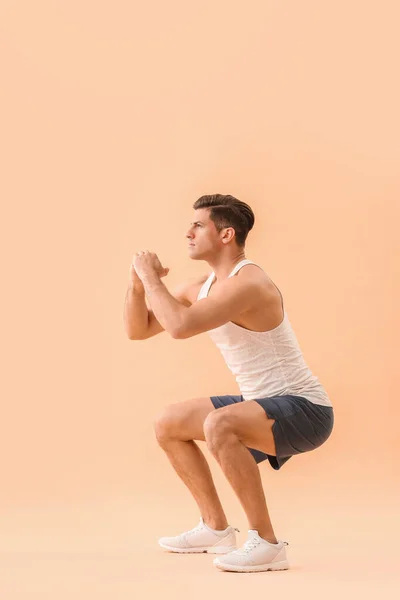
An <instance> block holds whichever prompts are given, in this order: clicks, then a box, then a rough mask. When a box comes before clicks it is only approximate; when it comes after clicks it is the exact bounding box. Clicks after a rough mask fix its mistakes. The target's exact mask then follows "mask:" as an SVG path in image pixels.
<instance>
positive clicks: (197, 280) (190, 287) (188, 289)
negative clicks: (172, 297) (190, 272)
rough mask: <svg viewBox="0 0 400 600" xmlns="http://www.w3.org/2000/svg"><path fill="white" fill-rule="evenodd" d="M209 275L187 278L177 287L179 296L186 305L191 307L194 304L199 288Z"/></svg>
mask: <svg viewBox="0 0 400 600" xmlns="http://www.w3.org/2000/svg"><path fill="white" fill-rule="evenodd" d="M210 275H211V273H207V274H203V275H195V276H193V277H189V278H188V279H186V280H185V281H184V282H183V283H181V284H180V285H179V286H178V289H179V291H180V293H181V295H182V296H183V297H184V298H185V300H186V302H187V303H189V304H190V305H191V304H194V303H195V302H196V300H197V296H198V295H199V292H200V289H201V286H202V285H204V283H205V282H206V281H207V279H208V278H209V277H210Z"/></svg>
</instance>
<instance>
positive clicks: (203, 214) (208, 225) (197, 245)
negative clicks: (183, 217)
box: [186, 209, 218, 255]
mask: <svg viewBox="0 0 400 600" xmlns="http://www.w3.org/2000/svg"><path fill="white" fill-rule="evenodd" d="M186 238H187V242H188V250H189V252H190V254H191V255H193V254H196V255H199V253H201V254H202V255H204V253H207V254H208V253H209V252H210V251H211V252H212V251H215V247H216V243H217V241H218V233H217V230H216V229H215V225H214V223H213V222H212V221H211V220H210V218H209V211H208V210H207V209H198V210H196V211H195V212H194V213H193V216H192V221H191V223H190V226H189V229H188V230H187V233H186Z"/></svg>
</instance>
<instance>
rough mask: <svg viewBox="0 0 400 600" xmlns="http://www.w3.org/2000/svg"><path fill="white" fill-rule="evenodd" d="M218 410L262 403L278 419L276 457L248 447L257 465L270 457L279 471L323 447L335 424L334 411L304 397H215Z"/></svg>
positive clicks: (276, 420) (275, 434)
mask: <svg viewBox="0 0 400 600" xmlns="http://www.w3.org/2000/svg"><path fill="white" fill-rule="evenodd" d="M211 402H212V403H213V405H214V407H215V408H222V407H223V406H228V405H229V404H235V403H236V402H258V404H260V406H262V407H263V409H264V410H265V412H266V414H267V416H268V417H269V418H270V419H275V423H274V424H273V426H272V433H273V436H274V440H275V448H276V456H272V455H270V454H265V453H264V452H261V451H260V450H257V449H255V448H248V450H250V452H251V454H252V455H253V457H254V459H255V461H256V463H260V462H262V461H263V460H266V459H267V458H268V460H269V463H270V465H271V467H272V468H273V469H275V470H276V471H278V470H279V469H280V468H281V467H282V465H284V463H285V462H286V461H288V460H289V458H291V457H292V456H294V455H295V454H300V453H302V452H309V451H310V450H315V448H318V446H321V445H322V444H323V443H324V442H326V440H327V439H328V437H329V436H330V434H331V432H332V429H333V423H334V416H333V408H332V407H331V406H322V405H321V404H314V403H313V402H310V400H307V399H306V398H303V397H302V396H292V395H288V396H272V397H268V398H257V399H255V400H244V398H243V396H232V395H227V396H211Z"/></svg>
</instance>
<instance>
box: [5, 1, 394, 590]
mask: <svg viewBox="0 0 400 600" xmlns="http://www.w3.org/2000/svg"><path fill="white" fill-rule="evenodd" d="M399 17H400V9H399V5H398V3H397V2H395V1H392V2H390V1H388V0H386V1H385V0H383V1H382V2H379V3H377V2H369V1H361V0H360V1H355V0H346V1H343V0H342V1H336V2H319V1H316V0H314V1H312V0H303V1H302V2H296V1H292V2H288V1H281V2H277V1H274V2H273V1H270V0H269V1H267V0H264V1H261V0H252V1H250V2H246V3H242V2H228V1H226V0H224V1H219V0H217V1H214V2H211V1H209V0H207V1H203V2H184V1H183V0H179V1H178V0H170V1H169V2H160V1H158V2H155V3H149V4H144V3H131V2H124V1H121V0H117V1H116V2H113V3H111V2H91V1H89V0H85V1H84V2H77V1H76V0H70V1H69V2H62V1H58V2H57V1H55V0H54V1H50V0H47V1H46V0H38V1H37V2H26V1H17V2H10V1H7V0H5V1H3V2H2V3H1V5H0V36H1V37H0V39H1V79H0V81H1V83H0V85H1V104H2V106H1V113H0V114H1V117H0V118H1V131H2V134H1V138H2V144H1V150H2V156H1V165H2V176H1V197H2V219H1V223H2V235H1V236H0V239H1V244H2V264H1V282H2V310H1V313H0V314H1V337H2V377H1V399H2V411H1V412H2V418H1V436H0V444H1V447H0V456H1V459H0V460H1V482H2V491H1V494H0V508H1V511H0V531H1V535H0V553H1V556H0V567H1V573H0V575H1V576H0V591H1V596H2V597H4V598H7V600H13V599H14V598H29V599H32V598H41V599H43V598H47V597H52V598H55V597H57V598H58V599H59V600H63V599H64V598H72V597H74V598H79V599H80V598H82V599H83V598H85V599H86V598H89V597H93V598H96V599H97V600H98V599H103V598H107V599H109V598H110V599H111V598H113V599H115V598H118V599H125V598H132V597H138V598H139V597H143V594H146V597H147V596H150V597H155V598H156V597H158V596H161V597H163V598H172V597H174V598H188V597H189V598H200V597H201V598H204V597H206V596H205V595H208V596H209V597H217V594H219V593H221V592H223V593H229V594H233V596H234V597H239V596H240V597H241V598H242V597H245V596H244V594H246V597H247V594H249V595H251V594H252V593H253V592H254V593H259V592H264V591H265V589H266V588H265V586H266V585H267V586H268V588H267V589H268V592H271V593H279V594H280V595H282V594H283V595H288V594H290V593H295V594H296V597H299V596H300V597H303V596H304V597H307V598H308V599H309V598H314V597H315V598H316V597H317V596H318V597H320V596H321V594H322V593H323V594H324V597H325V598H333V597H336V596H337V595H338V594H339V593H340V594H343V593H346V592H349V593H358V592H360V593H363V595H364V598H372V597H375V596H376V594H377V593H380V594H382V593H385V592H391V595H392V596H393V590H394V589H395V587H397V586H398V584H399V580H398V578H397V577H398V576H397V575H396V573H397V574H398V558H399V552H398V536H399V534H400V528H399V511H398V506H399V499H400V496H399V485H398V482H399V467H398V464H399V463H398V461H399V447H400V442H399V433H398V432H399V418H400V408H399V397H398V391H397V390H398V387H399V385H398V358H399V352H398V339H399V333H400V332H399V317H398V307H399V300H400V295H399V287H400V286H399V278H398V270H399V267H398V265H399V250H400V248H399V245H400V244H399V217H400V209H399V197H400V195H399V192H400V182H399V158H400V141H399V140H400V119H399V111H398V107H399V105H400V89H399V83H398V64H399V49H400V47H399V46H400V44H399V41H398V24H399ZM214 192H220V193H230V194H233V195H235V196H237V197H238V198H240V199H241V200H244V201H245V202H248V203H249V204H250V205H251V207H252V208H253V210H254V212H255V215H256V224H255V227H254V229H253V231H252V232H251V233H250V235H249V238H248V244H247V248H246V256H247V258H250V259H251V260H254V261H255V262H257V263H259V264H260V265H261V266H262V267H263V268H264V269H265V270H266V271H267V273H268V274H269V275H270V276H271V277H272V279H273V280H274V281H275V283H276V284H277V285H278V287H279V288H280V290H281V291H282V293H283V296H284V300H285V304H286V310H287V311H288V314H289V317H290V319H291V322H292V324H293V326H294V329H295V332H296V334H297V336H298V339H299V342H300V345H301V347H302V350H303V352H304V355H305V358H306V361H307V363H308V364H309V366H310V368H311V369H312V371H313V372H314V373H315V374H316V375H317V376H318V377H319V378H320V380H321V382H322V383H323V384H324V385H325V387H326V389H327V391H328V393H329V394H330V397H331V399H332V402H333V404H334V409H335V417H336V422H335V428H334V431H333V433H332V435H331V437H330V438H329V440H328V441H327V442H326V444H324V445H323V446H322V447H321V448H319V449H318V450H316V451H314V452H312V453H307V454H304V455H302V456H299V457H294V458H292V459H291V460H290V461H289V462H288V463H287V464H286V465H284V466H283V468H282V469H281V471H278V472H275V471H273V470H272V468H271V467H270V466H269V465H268V463H267V462H264V463H261V465H260V469H261V475H262V479H263V482H264V488H265V492H266V496H267V501H268V506H269V510H270V514H271V518H272V520H273V524H274V528H275V532H276V534H277V536H278V537H279V538H281V539H285V540H288V541H289V543H290V546H289V547H288V558H289V560H290V562H291V565H292V569H291V570H289V571H286V572H280V573H260V574H249V575H244V576H243V575H242V576H240V575H239V574H227V573H222V572H220V571H218V570H217V569H216V568H215V567H214V566H213V565H212V559H213V557H212V556H210V555H206V554H204V555H199V556H196V555H188V556H184V555H182V556H181V555H174V554H170V553H165V552H164V551H163V550H162V549H161V548H159V546H158V544H157V538H158V537H160V536H162V535H172V534H175V533H179V532H180V531H183V530H185V529H189V528H191V527H193V526H194V525H196V524H197V522H198V519H199V513H198V509H197V506H196V505H195V503H194V500H193V499H192V497H191V496H190V493H189V492H188V490H187V488H186V487H185V486H184V485H183V483H182V482H181V480H180V479H178V477H177V476H176V474H175V472H174V471H173V469H172V466H171V465H170V463H169V461H168V459H167V458H166V456H165V455H164V453H163V451H162V450H161V449H160V448H159V447H158V445H157V442H156V440H155V437H154V432H153V420H154V417H155V415H156V414H157V413H158V412H159V411H160V410H161V409H162V407H164V406H166V405H167V404H169V403H172V402H177V401H181V400H184V399H187V398H191V397H196V396H205V395H212V394H228V393H238V388H237V386H236V383H235V381H234V379H233V377H232V375H231V373H230V372H229V370H228V369H227V367H226V366H225V364H224V362H223V360H222V357H221V356H220V354H219V352H218V350H217V349H216V348H215V347H214V346H213V344H212V342H211V340H210V339H209V338H208V336H207V334H202V335H200V336H197V337H194V338H191V339H188V340H181V341H180V340H173V339H172V338H171V337H170V336H169V335H168V334H167V333H162V334H161V335H159V336H157V337H155V338H152V339H150V340H147V341H144V342H132V341H129V340H128V339H127V336H126V334H125V331H124V326H123V320H122V314H123V303H124V299H125V292H126V284H127V278H128V271H129V264H130V262H131V257H132V255H133V253H134V252H136V251H137V250H139V249H144V248H147V249H150V250H151V251H154V252H157V254H158V255H159V257H160V259H161V260H162V262H163V264H165V266H168V267H170V269H171V271H170V274H169V275H168V277H167V278H166V279H164V282H165V283H166V285H167V286H168V288H169V289H172V287H173V286H174V285H175V283H178V282H179V281H183V280H184V279H186V277H191V276H193V275H196V274H201V273H206V272H208V271H209V267H208V265H207V264H206V263H205V262H201V261H200V262H196V261H191V260H190V258H189V256H188V252H187V247H186V241H185V233H186V230H187V226H188V223H189V222H190V221H191V220H192V219H191V217H192V208H191V207H192V204H193V202H194V201H195V200H196V199H197V198H198V197H199V196H200V195H203V194H206V193H214ZM200 446H201V448H202V449H203V450H204V452H205V453H206V456H207V458H208V460H209V462H210V465H211V469H212V472H213V475H214V476H215V481H216V485H217V489H218V490H219V492H220V495H221V500H222V501H223V504H224V506H225V509H226V512H227V515H228V519H229V521H230V523H231V524H233V525H235V526H236V527H238V528H239V529H240V530H241V533H240V534H238V541H239V542H240V543H242V542H243V541H244V540H245V538H246V529H247V522H246V519H245V515H244V512H243V510H242V508H241V506H240V504H239V502H238V499H237V498H236V496H235V495H234V492H233V490H232V489H231V488H230V486H229V484H228V482H227V480H226V479H225V477H224V475H223V473H222V472H221V470H220V469H219V467H218V465H217V463H216V461H215V460H214V458H213V457H212V456H211V455H210V453H209V452H208V450H207V448H206V446H205V444H204V443H201V442H200ZM238 577H240V579H238ZM261 586H262V587H261Z"/></svg>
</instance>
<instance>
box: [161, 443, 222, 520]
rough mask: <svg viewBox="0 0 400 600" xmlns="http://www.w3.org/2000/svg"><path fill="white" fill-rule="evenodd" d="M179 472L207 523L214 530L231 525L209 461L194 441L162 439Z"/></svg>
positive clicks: (162, 445) (164, 448)
mask: <svg viewBox="0 0 400 600" xmlns="http://www.w3.org/2000/svg"><path fill="white" fill-rule="evenodd" d="M158 443H159V444H160V446H161V447H162V449H163V450H164V452H165V453H166V454H167V456H168V458H169V460H170V462H171V464H172V466H173V467H174V469H175V471H176V472H177V474H178V475H179V477H180V478H181V479H182V481H183V483H184V484H185V485H186V487H187V488H188V489H189V491H190V492H191V494H192V496H193V498H194V499H195V501H196V502H197V505H198V507H199V509H200V514H201V516H202V517H203V519H204V522H205V523H206V524H207V525H208V526H209V527H211V528H212V529H217V530H223V529H226V528H227V527H228V525H229V523H228V521H227V518H226V515H225V512H224V509H223V508H222V504H221V501H220V499H219V497H218V494H217V490H216V489H215V485H214V481H213V479H212V475H211V471H210V467H209V465H208V463H207V460H206V458H205V456H204V454H203V453H202V451H201V450H200V448H199V447H198V445H197V444H196V442H194V440H188V441H183V440H177V439H173V438H169V439H168V438H167V439H166V438H161V439H160V438H158Z"/></svg>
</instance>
